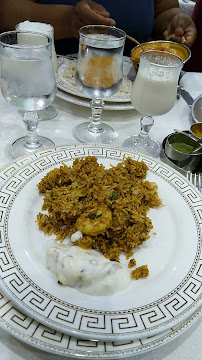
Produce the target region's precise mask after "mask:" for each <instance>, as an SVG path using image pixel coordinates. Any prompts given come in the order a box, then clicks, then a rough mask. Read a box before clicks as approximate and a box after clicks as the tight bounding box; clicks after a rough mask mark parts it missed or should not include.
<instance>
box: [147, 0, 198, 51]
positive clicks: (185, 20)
mask: <svg viewBox="0 0 202 360" xmlns="http://www.w3.org/2000/svg"><path fill="white" fill-rule="evenodd" d="M154 5H155V20H154V28H153V34H154V36H155V37H156V38H166V37H167V36H168V35H171V34H175V36H176V38H174V39H173V40H176V41H178V39H179V38H181V37H182V36H184V38H185V44H186V45H187V46H189V47H191V46H192V45H193V43H194V41H195V40H196V35H197V32H196V27H195V25H194V22H193V20H192V19H191V17H190V16H189V15H187V14H185V13H183V12H181V10H180V9H179V2H178V0H166V1H165V0H154Z"/></svg>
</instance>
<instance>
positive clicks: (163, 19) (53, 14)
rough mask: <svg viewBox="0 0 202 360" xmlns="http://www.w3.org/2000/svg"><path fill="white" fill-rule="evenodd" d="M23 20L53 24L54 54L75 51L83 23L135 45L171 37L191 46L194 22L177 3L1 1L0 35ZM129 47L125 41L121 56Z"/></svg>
mask: <svg viewBox="0 0 202 360" xmlns="http://www.w3.org/2000/svg"><path fill="white" fill-rule="evenodd" d="M25 20H29V21H38V22H46V23H49V24H52V25H53V27H54V33H55V40H56V41H55V47H56V52H57V53H58V54H68V53H74V52H77V50H78V30H79V28H80V27H81V26H83V25H87V24H102V25H109V26H117V27H119V28H121V29H123V30H124V31H125V32H126V33H127V34H129V35H131V36H133V37H135V38H136V39H137V40H138V41H139V42H144V41H147V40H148V38H149V37H150V36H151V35H152V37H154V38H155V39H163V38H166V37H167V36H169V35H171V34H174V39H173V40H176V41H181V38H182V36H184V39H185V44H186V45H187V46H189V47H191V46H192V45H193V43H194V42H195V39H196V28H195V25H194V22H193V20H192V19H191V17H190V16H189V15H187V14H185V13H183V12H181V10H180V8H179V2H178V0H166V1H165V0H141V1H140V0H133V1H131V0H116V1H115V0H111V1H107V0H98V1H91V0H81V1H76V0H52V1H51V0H1V5H0V31H1V32H2V31H7V30H13V29H14V28H15V25H16V24H18V23H19V22H22V21H25ZM133 47H134V43H132V42H131V41H130V40H127V41H126V45H125V55H129V54H130V51H131V49H132V48H133Z"/></svg>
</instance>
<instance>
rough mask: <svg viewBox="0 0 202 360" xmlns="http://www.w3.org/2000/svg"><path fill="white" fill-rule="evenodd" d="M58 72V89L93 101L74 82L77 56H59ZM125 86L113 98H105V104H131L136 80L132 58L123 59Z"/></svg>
mask: <svg viewBox="0 0 202 360" xmlns="http://www.w3.org/2000/svg"><path fill="white" fill-rule="evenodd" d="M57 60H58V72H57V74H56V81H57V87H58V89H60V90H63V91H65V92H67V93H68V94H72V95H76V96H78V97H80V98H84V99H91V98H90V97H89V96H87V95H85V94H84V93H82V92H81V91H80V90H79V89H78V88H77V86H76V84H75V81H74V71H75V70H72V69H75V67H76V60H77V54H73V55H67V56H65V57H64V56H59V57H58V59H57ZM123 75H124V78H123V84H122V86H121V88H120V90H119V91H118V92H117V93H116V94H114V95H113V96H111V97H108V98H105V99H104V100H105V102H108V101H110V102H112V103H122V102H124V103H126V102H129V103H130V104H131V99H130V97H131V96H130V94H131V89H132V80H133V81H134V79H135V69H134V67H133V64H132V61H131V60H130V58H128V57H126V56H124V57H123Z"/></svg>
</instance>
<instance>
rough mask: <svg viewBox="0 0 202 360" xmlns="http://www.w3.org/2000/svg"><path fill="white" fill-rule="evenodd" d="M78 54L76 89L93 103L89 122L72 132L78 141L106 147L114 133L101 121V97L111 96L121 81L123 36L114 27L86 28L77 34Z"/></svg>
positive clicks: (121, 32)
mask: <svg viewBox="0 0 202 360" xmlns="http://www.w3.org/2000/svg"><path fill="white" fill-rule="evenodd" d="M79 35H80V37H79V39H80V40H79V53H78V60H77V66H76V70H75V82H76V85H77V87H78V88H79V89H80V90H81V91H82V92H83V93H84V94H86V95H87V96H88V97H90V98H91V99H92V100H91V102H90V105H91V110H92V116H91V118H90V122H85V123H82V124H80V125H79V126H78V127H77V128H76V130H75V136H76V138H77V139H78V140H80V141H82V142H85V143H89V142H91V143H92V142H93V143H102V144H108V143H110V142H111V141H113V140H114V138H115V133H114V130H113V129H112V128H111V127H110V126H109V125H107V124H103V123H102V121H101V114H102V110H103V108H104V101H103V98H106V97H111V96H112V95H114V94H115V93H116V92H117V91H118V90H119V88H120V86H121V84H122V81H123V49H124V43H125V37H126V34H125V32H124V31H122V30H120V29H117V28H115V27H110V26H104V25H87V26H83V27H82V28H81V29H80V31H79Z"/></svg>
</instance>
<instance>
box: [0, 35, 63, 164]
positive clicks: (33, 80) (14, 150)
mask: <svg viewBox="0 0 202 360" xmlns="http://www.w3.org/2000/svg"><path fill="white" fill-rule="evenodd" d="M22 34H23V33H22V32H20V33H19V32H18V31H8V32H5V33H2V34H0V54H1V92H2V95H3V97H4V98H5V100H6V101H8V102H9V103H10V104H11V105H14V106H17V107H18V108H19V109H20V110H22V111H23V113H24V115H23V117H24V120H25V122H26V124H27V135H26V136H25V137H22V138H20V139H17V140H16V141H15V142H14V143H13V144H12V146H11V149H10V154H11V155H12V156H13V157H14V158H16V157H19V156H22V155H27V154H29V153H31V152H33V151H35V150H38V149H40V148H43V147H49V146H53V145H54V143H53V142H52V141H51V140H50V139H48V138H46V137H42V136H39V135H38V133H37V125H38V121H39V117H38V111H40V110H43V109H45V108H46V107H47V106H49V105H50V104H51V103H52V102H53V101H54V99H55V95H56V80H55V74H54V71H53V64H52V59H51V43H52V40H51V38H50V37H49V36H47V35H44V34H39V33H36V34H34V33H33V32H31V33H30V36H31V37H32V38H33V36H36V38H39V37H40V38H41V40H42V39H43V44H42V42H40V43H41V45H30V42H29V41H28V44H27V43H26V41H21V40H22V38H20V36H21V35H22ZM26 36H27V37H29V33H27V32H26ZM19 39H20V40H19Z"/></svg>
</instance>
